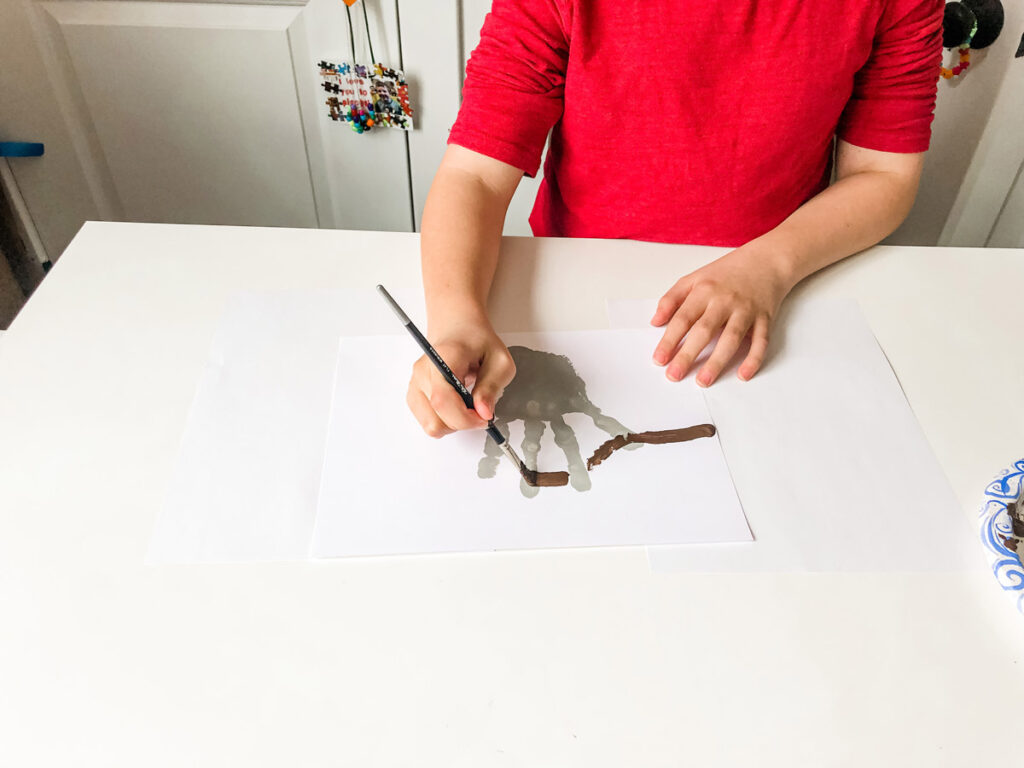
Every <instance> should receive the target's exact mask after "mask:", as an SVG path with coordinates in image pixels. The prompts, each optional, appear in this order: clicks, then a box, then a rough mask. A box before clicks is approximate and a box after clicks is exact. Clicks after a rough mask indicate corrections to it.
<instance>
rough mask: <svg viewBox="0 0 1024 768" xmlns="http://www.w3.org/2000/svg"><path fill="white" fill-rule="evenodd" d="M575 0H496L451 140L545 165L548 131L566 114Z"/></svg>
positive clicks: (529, 168) (520, 164)
mask: <svg viewBox="0 0 1024 768" xmlns="http://www.w3.org/2000/svg"><path fill="white" fill-rule="evenodd" d="M568 3H569V0H494V4H493V6H492V7H491V11H490V13H488V14H487V18H486V19H485V20H484V25H483V28H482V29H481V31H480V44H479V45H477V47H476V49H475V50H474V51H473V53H472V55H471V56H470V58H469V62H468V63H467V64H466V80H465V83H464V84H463V88H462V106H461V107H460V109H459V115H458V117H457V119H456V121H455V125H454V126H453V127H452V130H451V132H450V133H449V135H448V143H449V144H458V145H459V146H462V147H466V148H467V149H471V150H473V151H475V152H479V153H481V154H484V155H487V156H488V157H493V158H495V159H496V160H501V161H502V162H504V163H508V164H509V165H513V166H515V167H516V168H520V169H522V170H523V172H524V173H525V174H526V175H528V176H533V175H535V174H536V173H537V169H538V168H539V167H540V158H541V153H542V152H543V151H544V142H545V140H546V139H547V135H548V131H549V130H551V126H553V125H554V124H555V122H556V121H557V120H558V118H559V117H560V116H561V115H562V107H563V99H564V91H565V71H566V66H567V62H568V57H569V35H568V30H569V29H570V28H571V18H570V14H571V11H570V9H569V7H568Z"/></svg>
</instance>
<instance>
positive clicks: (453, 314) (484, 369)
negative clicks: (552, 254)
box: [406, 144, 523, 437]
mask: <svg viewBox="0 0 1024 768" xmlns="http://www.w3.org/2000/svg"><path fill="white" fill-rule="evenodd" d="M522 175H523V172H522V171H521V170H519V169H518V168H514V167H513V166H511V165H507V164H506V163H503V162H501V161H499V160H494V159H492V158H490V157H487V156H486V155H482V154H479V153H477V152H473V151H471V150H468V149H465V148H463V147H460V146H457V145H454V144H452V145H449V146H448V150H447V152H446V153H445V156H444V159H443V160H442V161H441V167H440V168H439V169H438V172H437V175H436V176H435V177H434V182H433V184H432V185H431V187H430V194H429V195H428V196H427V202H426V206H425V207H424V210H423V225H422V235H421V240H420V242H421V253H422V266H423V288H424V291H425V292H426V300H427V323H428V328H427V336H428V338H429V339H430V341H431V343H433V345H434V347H435V348H436V349H437V351H438V353H439V354H440V355H441V357H442V358H444V360H445V362H447V363H448V365H449V367H450V368H451V369H452V371H453V372H454V373H455V375H456V376H458V377H459V378H460V379H462V380H463V381H464V382H465V383H466V385H467V386H468V387H470V388H471V389H472V391H473V400H474V402H475V404H476V411H475V412H474V411H471V410H469V409H468V408H466V406H465V404H464V403H463V402H462V399H461V398H460V397H459V396H458V395H457V394H456V393H455V390H454V389H452V387H451V386H450V385H449V384H447V383H446V382H445V381H444V379H443V378H442V377H441V375H440V374H439V373H438V372H437V369H435V368H434V366H433V365H431V364H430V363H429V362H428V361H427V360H426V358H422V357H421V358H420V359H419V360H418V361H417V362H416V364H415V365H414V366H413V372H412V379H411V380H410V382H409V391H408V394H407V396H406V402H407V403H408V405H409V408H410V409H411V410H412V412H413V415H415V417H416V419H417V421H419V423H420V425H421V426H422V427H423V430H424V431H425V432H426V433H427V434H428V435H430V436H431V437H442V436H444V435H446V434H449V433H451V432H454V431H455V430H459V429H480V428H482V427H484V426H486V421H487V420H488V419H490V418H491V417H492V416H493V415H494V404H495V403H496V402H497V400H498V398H499V397H500V396H501V392H502V390H503V389H504V388H505V386H506V385H507V384H508V383H509V382H510V381H512V377H513V376H514V375H515V365H514V364H513V362H512V357H511V355H510V354H509V352H508V349H506V347H505V345H504V344H503V343H502V341H501V339H499V338H498V336H497V334H495V332H494V330H493V329H492V328H491V323H490V321H489V320H488V318H487V310H486V303H487V293H488V291H490V288H491V281H492V280H493V278H494V270H495V268H496V267H497V264H498V249H499V247H500V244H501V230H502V226H503V223H504V220H505V213H506V211H507V210H508V204H509V201H510V200H511V199H512V195H513V193H514V192H515V190H516V187H517V186H518V184H519V179H520V178H522Z"/></svg>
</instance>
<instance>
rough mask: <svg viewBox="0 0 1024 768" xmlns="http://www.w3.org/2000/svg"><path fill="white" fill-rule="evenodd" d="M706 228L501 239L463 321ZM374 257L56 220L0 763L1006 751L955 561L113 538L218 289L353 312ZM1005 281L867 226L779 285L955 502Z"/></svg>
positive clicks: (405, 262) (1003, 716)
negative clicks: (212, 556) (660, 566)
mask: <svg viewBox="0 0 1024 768" xmlns="http://www.w3.org/2000/svg"><path fill="white" fill-rule="evenodd" d="M718 253H720V251H719V250H716V249H710V248H693V247H679V246H665V245H651V244H640V243H632V242H612V241H593V240H590V241H588V240H574V241H571V240H555V239H550V240H533V239H508V240H506V241H505V246H504V256H505V258H504V259H503V262H502V266H501V275H500V277H499V280H498V286H499V288H498V290H497V293H496V295H495V297H494V300H493V307H494V311H495V314H496V323H497V325H498V328H499V330H502V329H504V330H513V329H516V330H519V329H527V330H529V329H537V328H560V329H574V328H589V327H601V326H603V325H604V324H605V322H606V321H605V305H604V301H605V298H606V297H607V296H609V295H614V296H616V297H622V298H630V297H633V298H641V297H652V296H657V295H659V294H660V292H661V291H662V290H663V289H664V288H665V287H666V286H668V285H669V284H671V282H673V281H674V280H675V279H676V278H677V277H678V276H680V275H681V274H683V273H685V272H687V271H689V270H691V269H693V268H694V267H696V266H698V265H699V264H701V263H703V262H705V261H707V260H709V259H711V258H713V257H714V256H716V255H717V254H718ZM376 282H384V283H386V284H387V285H388V286H389V287H390V288H391V289H392V290H393V291H394V292H396V293H397V294H399V295H403V296H412V295H416V294H418V292H419V271H418V243H417V238H416V236H414V235H403V234H380V233H366V232H341V231H315V230H309V231H304V230H284V229H245V228H206V227H185V226H160V225H135V224H89V225H87V226H86V227H85V228H84V229H83V230H82V232H81V233H80V234H79V235H78V237H77V238H76V239H75V241H74V242H73V243H72V245H71V246H70V247H69V249H68V251H67V252H66V253H65V255H64V256H63V258H62V259H61V260H60V262H59V264H58V265H57V266H56V267H55V269H54V271H53V273H52V274H51V275H50V276H49V277H48V278H47V279H46V281H45V282H44V283H43V285H42V287H41V288H40V290H39V291H38V292H37V294H36V295H35V296H34V297H33V298H32V299H31V301H30V302H29V304H28V306H27V307H26V309H25V310H24V311H23V313H22V314H21V316H19V317H18V319H17V320H16V321H15V322H14V324H13V326H12V328H11V330H10V332H9V333H8V334H7V335H6V336H5V338H4V343H3V346H2V348H0V617H2V618H0V622H2V623H0V765H5V766H6V765H10V766H19V768H21V767H23V766H34V765H54V766H72V765H74V766H81V765H102V766H147V767H155V766H164V765H166V766H172V765H173V766H180V765H202V766H207V765H209V766H226V765H244V766H261V765H267V766H271V765H272V766H282V765H287V766H327V765H331V766H336V765H346V766H368V765H373V766H425V765H438V766H445V767H446V768H448V767H450V766H462V765H465V766H485V765H495V766H626V765H629V766H661V765H664V766H669V765H671V766H678V765H686V766H712V765H713V766H755V765H756V766H786V767H787V768H791V767H793V766H805V765H806V766H868V765H871V766H883V765H884V766H900V767H901V768H908V767H909V766H928V767H929V768H934V767H935V766H945V765H949V766H964V765H968V764H970V765H985V764H988V763H991V764H993V765H995V764H999V765H1008V764H1009V763H1008V762H1006V761H1007V760H1012V759H1013V758H1012V757H1011V755H1012V751H1013V750H1014V749H1018V750H1019V745H1017V742H1018V741H1019V734H1020V723H1021V722H1022V721H1021V717H1022V715H1024V652H1022V649H1024V618H1022V617H1021V616H1019V615H1017V614H1016V613H1015V612H1014V610H1013V608H1012V606H1011V604H1010V602H1009V601H1008V600H1007V599H1006V597H1005V596H1004V595H1003V594H1001V593H1000V591H999V589H998V588H997V586H996V585H995V583H994V580H993V579H992V577H991V575H989V574H988V573H986V572H980V573H977V574H945V575H942V574H939V575H936V574H893V573H888V574H887V573H879V574H854V573H845V574H843V573H836V574H822V573H792V574H757V575H743V574H728V575H714V576H711V575H693V574H680V575H674V576H673V575H668V576H653V575H651V574H650V572H649V570H648V567H647V561H646V557H645V554H644V551H643V549H640V548H629V549H617V550H575V551H563V552H528V553H511V554H500V555H468V556H452V557H447V556H437V557H419V558H383V559H362V560H355V561H332V562H317V563H277V564H262V565H231V566H178V567H148V566H145V565H143V561H142V559H143V555H144V552H145V549H146V545H147V542H148V538H149V535H150V532H151V529H152V525H153V521H154V516H155V515H156V513H157V510H158V508H159V506H160V504H161V500H162V497H163V494H164V491H165V488H166V485H167V482H168V479H169V476H170V472H171V469H172V467H173V465H174V461H175V456H176V450H177V444H178V440H179V438H180V435H181V432H182V428H183V425H184V422H185V417H186V413H187V411H188V408H189V404H190V401H191V398H192V395H193V392H194V387H195V384H196V381H197V378H198V376H199V373H200V370H201V367H202V364H203V360H204V357H205V354H206V351H207V349H208V345H209V342H210V340H211V337H212V334H213V332H214V329H215V327H216V324H217V321H218V317H219V314H220V312H221V310H222V308H223V306H224V302H225V299H226V298H227V297H228V296H229V294H231V293H232V292H235V291H239V290H247V289H257V290H262V289H270V290H273V289H281V288H285V289H287V288H295V289H309V288H328V289H337V290H341V291H344V292H348V293H349V294H350V296H351V301H350V302H347V303H346V304H345V305H344V306H343V307H342V311H344V312H345V313H347V321H346V323H347V327H348V329H349V330H350V331H351V332H352V333H362V332H370V333H376V332H380V330H381V329H379V328H370V327H367V321H366V319H365V317H366V313H365V309H366V307H367V306H368V303H369V302H375V301H377V299H376V297H374V296H373V293H372V291H370V290H368V288H369V287H371V286H372V285H373V284H374V283H376ZM1022 286H1024V253H1022V252H1019V251H1005V250H964V249H955V250H954V249H934V248H876V249H874V250H872V251H871V252H869V253H866V254H863V255H861V256H859V257H857V258H855V259H851V260H848V261H847V262H846V263H843V264H841V265H839V266H838V267H835V268H832V269H830V270H828V271H827V272H826V273H824V274H821V275H819V276H817V277H815V278H814V279H812V280H811V281H809V283H808V284H806V285H805V286H803V287H802V288H801V289H800V290H807V291H814V292H819V293H821V294H834V295H852V296H854V297H856V298H857V299H858V300H859V301H860V303H861V305H862V307H863V309H864V311H865V313H866V315H867V316H868V319H869V321H870V323H871V325H872V328H873V329H874V331H875V333H876V334H877V336H878V338H879V340H880V342H881V343H882V345H883V347H884V349H885V351H886V353H887V354H888V355H889V358H890V360H891V361H892V363H893V366H894V368H895V369H896V372H897V374H898V375H899V377H900V380H901V382H902V384H903V386H904V387H905V389H906V393H907V396H908V398H909V400H910V402H911V404H912V405H913V407H914V410H915V412H916V413H917V416H918V418H919V419H920V421H921V423H922V425H923V427H924V430H925V432H926V434H927V436H928V438H929V440H930V441H931V444H932V446H933V447H934V450H935V452H936V454H937V456H938V458H939V460H940V462H941V464H942V465H943V467H944V469H945V471H946V473H947V475H948V477H949V478H950V481H951V483H952V485H953V487H954V489H955V491H956V493H957V496H958V498H959V500H960V502H961V503H962V505H963V508H964V514H965V515H967V516H969V517H970V518H971V521H972V524H973V523H974V519H975V515H976V511H977V509H978V508H979V507H980V502H981V494H982V490H983V488H984V486H985V484H986V483H987V482H988V480H989V479H991V477H992V475H993V474H994V473H995V472H996V471H997V470H999V469H1000V468H1002V467H1004V466H1007V465H1008V464H1009V463H1010V462H1011V461H1012V460H1014V459H1016V458H1019V457H1020V456H1022V455H1024V397H1022V393H1024V345H1022V344H1021V341H1020V339H1021V329H1024V301H1022V300H1021V296H1022V295H1024V294H1022ZM570 287H571V290H569V288H570ZM522 296H529V298H528V299H525V300H523V299H522V298H521V297H522ZM396 407H402V406H401V404H396ZM979 557H982V555H981V549H980V544H979ZM1013 734H1017V736H1018V738H1016V739H1015V738H1013V737H1012V735H1013Z"/></svg>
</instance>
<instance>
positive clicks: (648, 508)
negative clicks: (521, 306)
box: [312, 331, 750, 557]
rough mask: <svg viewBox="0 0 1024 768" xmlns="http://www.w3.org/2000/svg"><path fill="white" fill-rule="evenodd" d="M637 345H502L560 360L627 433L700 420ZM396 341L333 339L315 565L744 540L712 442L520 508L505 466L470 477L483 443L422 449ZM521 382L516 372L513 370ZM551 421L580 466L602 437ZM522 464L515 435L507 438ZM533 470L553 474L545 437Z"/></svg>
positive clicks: (628, 335) (402, 339)
mask: <svg viewBox="0 0 1024 768" xmlns="http://www.w3.org/2000/svg"><path fill="white" fill-rule="evenodd" d="M646 338H647V336H646V334H644V333H643V332H636V331H584V332H569V333H535V334H508V335H507V336H506V337H505V338H504V340H505V342H506V343H507V344H508V345H509V346H515V345H523V346H527V347H530V348H532V349H536V350H546V351H549V352H555V353H558V354H561V355H566V356H568V357H569V358H570V359H571V361H572V363H573V365H574V367H575V369H576V371H577V372H578V374H579V376H580V377H581V378H582V379H583V381H584V382H585V383H586V392H587V395H588V397H589V399H590V400H591V401H592V402H593V403H594V405H596V406H597V407H598V408H600V409H601V410H602V411H603V413H604V414H605V415H607V416H611V417H613V418H615V419H617V420H618V421H619V422H621V423H622V424H623V425H625V426H626V427H627V428H628V429H629V430H630V431H633V432H642V431H647V430H662V429H674V428H679V427H689V426H694V425H698V424H705V423H709V422H710V421H711V419H710V415H709V413H708V411H707V407H706V405H705V403H704V400H703V398H702V397H701V394H700V392H699V391H697V390H696V389H695V388H693V387H688V386H682V387H681V386H678V385H673V384H672V383H670V382H667V381H666V380H665V379H664V377H663V376H662V375H661V372H660V371H659V370H657V369H656V368H654V367H653V366H652V365H651V364H650V350H648V349H647V346H646V344H645V342H644V340H645V339H646ZM417 356H418V350H417V349H416V347H415V345H414V343H413V341H412V339H410V338H409V337H408V336H396V337H390V338H387V337H374V338H366V337H361V338H347V339H343V340H342V342H341V348H340V353H339V357H338V368H337V377H336V383H335V391H334V400H333V403H334V405H333V408H332V412H331V423H330V428H329V438H328V444H327V452H326V458H325V462H324V473H323V479H322V487H321V493H320V500H319V511H318V514H317V522H316V530H315V533H314V536H313V546H312V554H313V555H314V556H315V557H340V556H352V555H381V554H406V553H426V552H454V551H474V550H498V549H523V548H542V547H580V546H615V545H637V544H649V543H667V542H697V541H742V540H749V538H750V531H749V528H748V527H747V524H746V520H745V519H744V516H743V511H742V509H741V508H740V506H739V503H738V500H737V498H736V494H735V490H734V488H733V486H732V481H731V479H730V477H729V473H728V468H727V467H726V464H725V460H724V458H723V456H722V451H721V447H720V445H719V443H718V439H717V438H716V437H711V438H702V439H698V440H693V441H690V442H686V443H678V444H668V445H644V446H641V447H640V448H637V449H634V450H619V451H616V452H615V453H614V454H612V455H611V456H610V457H609V458H608V459H607V460H606V461H605V462H604V463H602V464H601V465H599V466H596V467H594V469H593V470H592V471H591V472H590V473H589V475H587V477H588V478H589V480H590V482H591V487H590V489H589V490H577V489H575V488H573V487H562V488H542V489H539V490H538V492H537V494H536V496H535V497H533V498H527V497H525V496H524V495H523V493H522V492H521V486H520V479H519V474H518V472H517V471H516V469H515V467H514V466H513V465H512V464H511V462H510V461H509V460H508V459H507V458H501V459H500V460H499V461H498V462H497V471H496V476H495V477H492V478H487V479H482V478H480V477H478V465H479V462H480V459H481V458H482V456H483V449H484V444H485V440H486V437H485V435H484V433H483V432H472V433H460V434H455V435H450V436H448V437H446V438H444V439H442V440H433V439H431V438H429V437H427V436H426V435H424V434H423V432H422V431H421V430H420V428H419V426H418V425H417V424H416V422H415V421H414V419H413V417H412V415H411V414H410V413H409V412H408V410H407V409H406V406H405V391H406V386H407V383H408V379H409V373H410V368H411V364H412V362H413V361H414V360H415V358H416V357H417ZM521 370H522V369H521ZM565 421H566V422H567V423H568V424H569V426H571V427H572V429H573V430H574V432H575V436H576V439H577V442H578V444H579V447H580V453H581V455H582V457H583V458H584V459H586V458H587V457H589V456H590V455H591V454H592V453H593V451H594V450H595V449H596V448H597V447H598V446H599V445H600V444H601V443H603V442H604V441H605V440H607V439H608V438H609V434H608V433H607V432H604V431H602V430H601V429H599V428H598V427H597V426H595V424H594V422H593V420H591V419H590V418H589V417H587V416H585V415H583V414H581V413H569V414H568V415H567V416H566V417H565ZM510 435H511V437H510V439H511V441H512V445H513V446H514V447H515V448H516V450H517V452H519V453H520V454H521V455H522V454H523V452H524V451H523V446H522V440H523V435H524V428H523V422H521V421H514V422H512V423H511V425H510ZM540 446H541V447H540V452H539V459H538V468H539V469H540V470H541V471H558V470H564V469H565V468H566V465H567V459H566V456H565V453H564V452H563V451H562V450H561V449H560V448H559V447H558V446H557V445H556V444H555V440H554V437H553V433H552V430H551V428H550V427H549V428H547V429H546V430H545V432H544V434H543V437H542V438H541V441H540Z"/></svg>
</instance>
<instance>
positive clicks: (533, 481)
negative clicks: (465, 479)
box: [377, 285, 569, 486]
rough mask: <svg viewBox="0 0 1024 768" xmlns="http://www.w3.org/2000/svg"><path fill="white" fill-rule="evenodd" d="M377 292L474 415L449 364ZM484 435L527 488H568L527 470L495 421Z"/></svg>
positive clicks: (556, 478)
mask: <svg viewBox="0 0 1024 768" xmlns="http://www.w3.org/2000/svg"><path fill="white" fill-rule="evenodd" d="M377 291H378V292H379V293H380V295H381V296H383V297H384V301H386V302H387V303H388V306H389V307H391V310H392V311H393V312H394V313H395V315H396V316H397V317H398V320H399V322H401V323H402V325H404V326H405V329H406V330H407V331H409V333H410V334H412V337H413V338H414V339H416V343H417V344H419V345H420V349H422V350H423V353H424V354H425V355H426V356H427V359H428V360H430V362H432V363H433V364H434V367H435V368H437V370H438V371H440V372H441V375H442V376H443V377H444V380H445V381H447V382H448V383H449V384H451V385H452V387H453V388H454V389H455V391H456V392H458V393H459V397H461V398H462V402H464V403H465V404H466V407H467V408H468V409H469V410H471V411H475V410H476V409H475V408H474V407H473V395H472V394H470V391H469V390H468V389H466V385H465V384H463V383H462V382H461V381H459V377H458V376H456V375H455V374H454V373H452V369H451V368H449V367H448V363H446V362H445V361H444V359H443V358H442V357H441V355H439V354H438V353H437V350H436V349H434V347H433V345H432V344H431V343H430V342H429V341H427V338H426V336H424V335H423V334H422V333H420V329H419V328H417V327H416V324H415V323H413V321H412V320H410V319H409V316H408V315H407V314H405V312H404V311H403V310H402V308H401V307H400V306H398V302H397V301H395V300H394V299H393V298H392V297H391V294H390V293H388V291H387V289H386V288H385V287H384V286H383V285H378V286H377ZM487 434H488V435H490V437H491V439H492V440H494V442H495V443H497V445H498V447H499V448H501V452H502V453H504V454H505V455H506V456H508V458H509V459H510V460H511V461H512V463H513V464H515V465H516V469H517V470H519V474H520V475H522V476H523V479H524V480H526V482H527V484H529V485H533V486H537V485H567V484H568V482H569V473H568V472H537V470H535V469H530V468H529V467H527V466H526V465H525V464H524V463H523V461H522V459H520V458H519V456H518V455H517V454H516V452H515V451H514V450H513V449H512V446H511V445H509V443H508V440H506V439H505V436H504V435H503V434H501V430H500V429H498V428H497V427H496V426H495V425H494V419H491V420H490V421H488V422H487ZM563 476H564V477H563Z"/></svg>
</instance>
